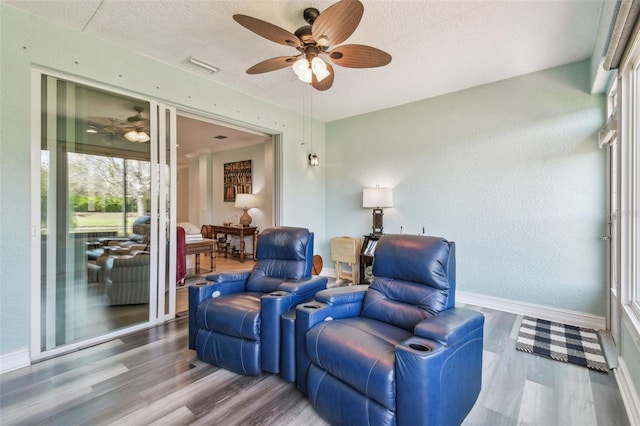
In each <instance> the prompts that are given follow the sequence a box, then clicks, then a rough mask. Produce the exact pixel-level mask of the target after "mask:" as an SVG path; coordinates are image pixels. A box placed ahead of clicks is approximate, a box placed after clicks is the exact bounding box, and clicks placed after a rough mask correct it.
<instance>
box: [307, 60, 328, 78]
mask: <svg viewBox="0 0 640 426" xmlns="http://www.w3.org/2000/svg"><path fill="white" fill-rule="evenodd" d="M311 69H312V70H313V73H314V74H315V76H316V79H317V80H318V81H322V80H324V79H325V78H327V77H329V74H331V73H330V72H329V70H327V64H325V63H324V61H323V60H322V59H320V58H318V57H317V56H316V57H315V58H313V59H312V60H311Z"/></svg>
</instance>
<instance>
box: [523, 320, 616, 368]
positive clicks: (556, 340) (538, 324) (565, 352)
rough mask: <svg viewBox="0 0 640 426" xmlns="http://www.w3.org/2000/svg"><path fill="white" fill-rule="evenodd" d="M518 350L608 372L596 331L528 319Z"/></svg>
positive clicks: (524, 321) (524, 325)
mask: <svg viewBox="0 0 640 426" xmlns="http://www.w3.org/2000/svg"><path fill="white" fill-rule="evenodd" d="M516 349H518V350H520V351H523V352H529V353H533V354H536V355H541V356H544V357H547V358H551V359H555V360H557V361H564V362H569V363H573V364H578V365H582V366H584V367H588V368H591V369H592V370H598V371H603V372H605V373H606V372H607V371H608V370H609V369H608V368H607V362H606V360H605V358H604V354H603V352H602V347H601V346H600V342H599V340H598V335H597V334H596V332H595V330H591V329H589V328H581V327H575V326H573V325H566V324H561V323H558V322H552V321H546V320H541V319H536V318H531V317H524V319H523V320H522V324H520V332H519V333H518V339H517V341H516Z"/></svg>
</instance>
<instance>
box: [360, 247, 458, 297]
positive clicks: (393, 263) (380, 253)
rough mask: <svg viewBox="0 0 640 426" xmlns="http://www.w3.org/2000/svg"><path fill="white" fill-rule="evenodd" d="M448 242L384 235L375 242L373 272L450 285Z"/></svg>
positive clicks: (378, 274)
mask: <svg viewBox="0 0 640 426" xmlns="http://www.w3.org/2000/svg"><path fill="white" fill-rule="evenodd" d="M450 244H453V243H449V242H448V241H447V240H445V239H444V238H439V237H428V236H422V235H384V236H382V237H381V238H380V241H378V244H377V245H376V251H375V257H374V262H373V271H372V272H373V275H374V276H378V277H387V278H393V279H399V280H404V281H412V282H416V283H422V284H427V285H429V286H432V287H435V288H437V289H440V290H447V289H449V285H450V279H451V278H452V277H448V276H447V266H448V263H449V252H450Z"/></svg>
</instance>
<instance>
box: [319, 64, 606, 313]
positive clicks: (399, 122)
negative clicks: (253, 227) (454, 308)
mask: <svg viewBox="0 0 640 426" xmlns="http://www.w3.org/2000/svg"><path fill="white" fill-rule="evenodd" d="M589 87H590V81H589V62H588V61H585V62H581V63H577V64H572V65H567V66H564V67H560V68H555V69H550V70H546V71H542V72H537V73H534V74H529V75H525V76H522V77H518V78H513V79H509V80H505V81H502V82H498V83H493V84H488V85H484V86H480V87H475V88H472V89H468V90H464V91H461V92H457V93H453V94H450V95H445V96H441V97H437V98H433V99H428V100H424V101H420V102H416V103H412V104H408V105H404V106H400V107H396V108H392V109H388V110H384V111H378V112H374V113H370V114H366V115H362V116H357V117H352V118H348V119H344V120H340V121H336V122H332V123H329V124H328V125H327V153H328V157H329V162H328V166H327V167H328V169H327V237H328V238H331V237H332V236H338V235H351V236H358V235H362V234H365V233H368V232H370V229H371V228H370V227H371V210H367V209H363V208H361V205H362V204H361V202H362V187H364V186H375V185H377V184H378V185H380V186H390V187H393V188H394V190H393V196H394V207H393V208H390V209H385V216H384V224H385V232H387V233H399V232H400V230H401V227H402V230H403V232H404V233H411V234H418V233H422V229H423V227H424V230H425V233H426V234H430V235H439V236H444V237H446V238H449V239H451V240H455V241H456V243H457V260H458V289H459V290H463V291H467V292H473V293H480V294H484V295H489V296H496V297H502V298H507V299H513V300H519V301H523V302H527V303H534V304H540V305H546V306H551V307H556V308H563V309H568V310H572V311H579V312H585V313H590V314H594V315H599V316H604V315H605V303H604V300H605V284H604V278H605V277H604V244H603V242H602V240H601V239H600V236H601V235H602V232H603V217H604V209H605V198H604V197H605V193H604V187H605V161H604V160H605V153H604V151H601V150H600V149H599V148H598V146H597V137H596V132H597V130H598V129H599V128H600V127H601V126H602V124H603V117H604V110H603V108H604V97H603V96H591V95H589ZM323 249H324V250H325V251H328V248H327V247H326V246H324V247H323Z"/></svg>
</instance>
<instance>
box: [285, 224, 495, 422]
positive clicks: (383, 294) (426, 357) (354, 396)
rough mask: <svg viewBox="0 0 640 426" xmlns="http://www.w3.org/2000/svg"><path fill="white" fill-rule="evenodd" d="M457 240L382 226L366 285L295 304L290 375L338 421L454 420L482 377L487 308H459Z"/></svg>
mask: <svg viewBox="0 0 640 426" xmlns="http://www.w3.org/2000/svg"><path fill="white" fill-rule="evenodd" d="M455 265H456V262H455V243H453V242H451V241H447V240H445V239H442V238H436V237H426V236H417V235H385V236H382V237H381V238H380V241H379V242H378V244H377V248H376V253H375V258H374V261H373V281H372V283H371V285H370V286H366V285H360V286H352V287H338V288H332V289H328V290H323V291H320V292H318V293H317V294H316V296H315V300H314V301H312V302H307V303H303V304H300V305H298V307H297V309H296V318H295V346H296V370H297V371H296V384H297V387H298V389H299V390H300V391H301V392H302V393H303V394H305V395H306V396H307V397H308V399H309V402H310V403H311V405H312V406H313V407H314V409H315V410H316V411H317V412H318V413H319V414H320V416H322V417H323V418H324V419H325V420H327V421H328V422H329V423H330V424H334V425H338V424H344V425H347V424H348V425H351V424H353V425H356V424H357V425H376V426H377V425H411V426H416V425H438V426H446V425H459V424H460V423H462V421H463V420H464V418H465V417H466V415H467V414H468V413H469V411H470V410H471V408H472V407H473V405H474V403H475V401H476V399H477V397H478V394H479V392H480V388H481V383H482V349H483V327H484V316H483V315H482V314H481V313H479V312H477V311H474V310H470V309H465V308H456V307H455V287H456V272H455V270H456V267H455Z"/></svg>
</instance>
